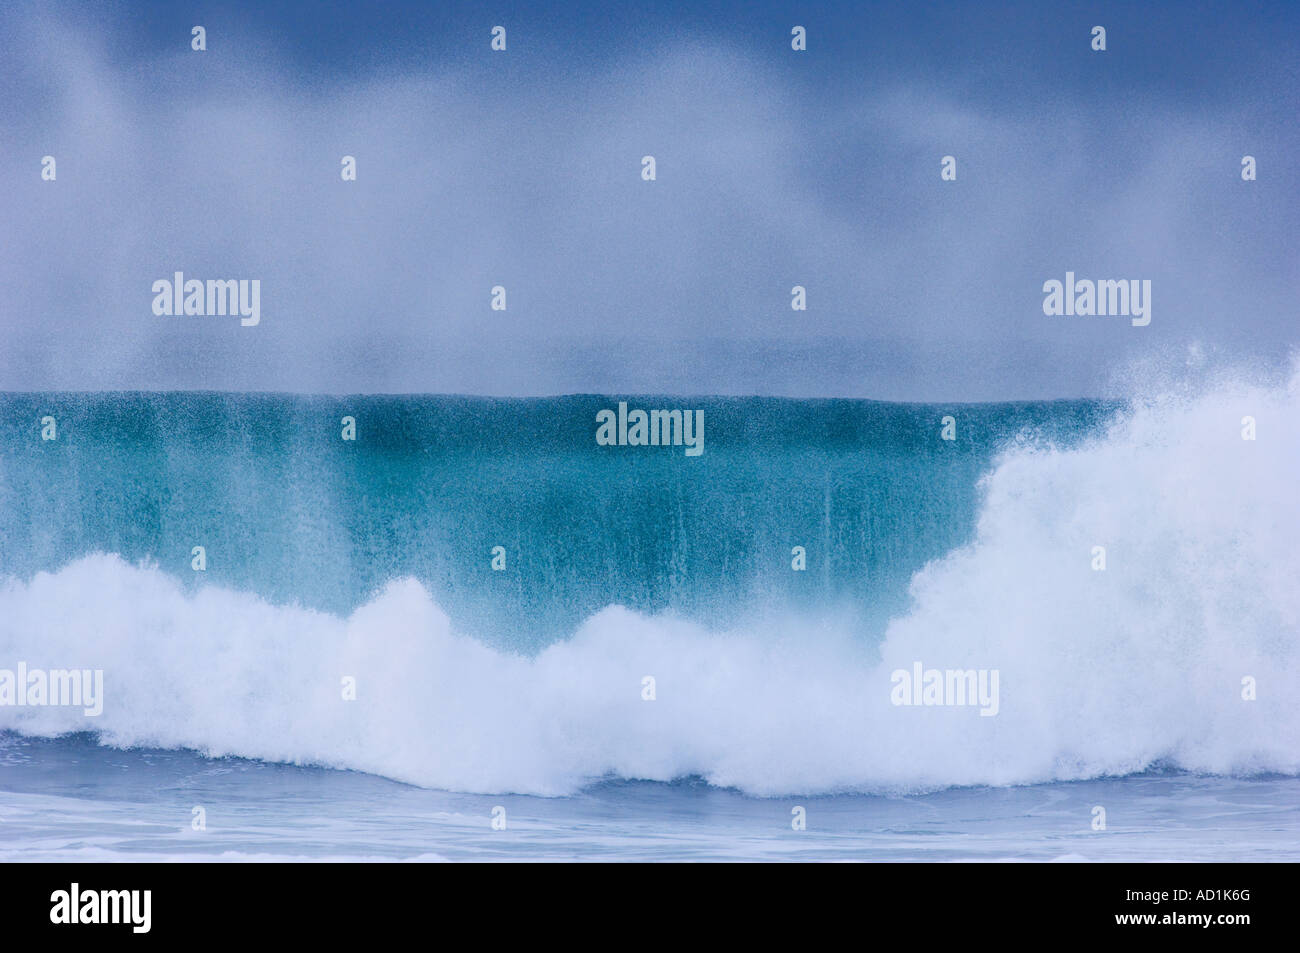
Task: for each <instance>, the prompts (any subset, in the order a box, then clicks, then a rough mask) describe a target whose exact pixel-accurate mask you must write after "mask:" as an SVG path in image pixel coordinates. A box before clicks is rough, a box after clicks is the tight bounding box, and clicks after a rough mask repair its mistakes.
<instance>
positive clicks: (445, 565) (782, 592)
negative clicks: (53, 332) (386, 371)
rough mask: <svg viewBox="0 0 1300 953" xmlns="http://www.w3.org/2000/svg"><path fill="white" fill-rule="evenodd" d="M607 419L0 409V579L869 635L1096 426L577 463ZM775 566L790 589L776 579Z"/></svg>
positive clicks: (1006, 425) (181, 399)
mask: <svg viewBox="0 0 1300 953" xmlns="http://www.w3.org/2000/svg"><path fill="white" fill-rule="evenodd" d="M620 399H628V398H626V397H622V398H620V397H618V396H608V397H606V396H572V397H560V398H547V399H535V400H503V399H489V398H470V397H435V396H392V397H385V396H364V397H303V396H288V395H272V394H218V393H153V394H146V393H116V394H113V393H110V394H75V393H65V394H39V395H34V394H3V395H0V575H15V576H19V577H28V576H30V575H31V574H32V573H35V572H37V571H53V570H56V569H58V568H59V567H61V566H62V565H64V564H66V563H67V562H69V561H70V560H73V559H75V558H78V557H80V556H83V555H85V554H87V553H93V552H105V553H117V554H120V555H121V556H122V557H123V558H124V559H126V560H128V561H130V562H141V561H146V562H151V563H155V564H156V565H157V566H158V567H159V568H160V569H162V570H163V571H165V572H168V573H169V574H174V575H176V576H177V577H179V578H181V579H182V580H183V581H184V584H185V585H187V586H189V587H191V588H193V587H197V586H198V585H199V584H200V583H202V584H207V585H217V586H222V587H228V588H232V589H237V590H247V591H251V592H255V593H257V594H259V595H260V596H262V597H263V598H265V599H268V600H271V601H273V602H276V603H297V604H300V605H302V606H305V607H310V608H316V609H321V610H324V611H328V612H332V613H336V614H346V613H348V612H350V611H352V610H353V609H355V608H356V607H357V606H359V605H361V604H363V603H364V602H365V601H366V600H367V599H369V598H370V597H372V596H373V595H374V593H375V592H376V591H377V590H378V589H379V588H380V587H381V586H383V585H384V584H385V583H386V582H388V581H389V580H391V579H394V578H398V577H405V576H411V577H414V578H416V579H418V580H420V581H421V582H422V583H423V584H424V585H425V586H426V587H427V588H428V589H429V590H430V591H431V592H432V593H433V595H434V596H435V598H436V599H437V601H438V602H439V604H440V605H441V606H442V607H443V608H444V609H445V610H446V611H447V612H448V613H449V614H450V616H451V618H452V620H453V621H454V622H456V623H457V624H458V625H459V626H461V627H462V628H463V629H464V630H466V631H472V632H474V633H475V634H476V635H478V636H479V637H480V638H482V639H484V640H485V641H488V642H490V643H493V644H496V645H499V646H502V647H508V648H511V649H514V650H517V651H525V652H530V651H535V650H537V649H539V648H541V647H542V646H544V645H546V644H549V643H550V642H552V641H554V640H555V639H557V638H560V637H563V636H565V635H567V634H568V633H570V632H571V631H572V630H573V628H574V627H575V626H576V625H577V624H579V623H580V622H581V621H582V620H583V619H585V618H587V617H589V616H590V615H591V614H592V613H593V612H595V611H597V610H599V609H601V608H602V607H604V606H606V605H610V604H620V605H623V606H627V607H629V608H633V609H636V610H639V611H645V612H656V613H658V612H665V611H669V612H674V613H678V614H681V615H684V616H686V617H689V618H692V619H697V620H699V621H701V622H704V623H706V624H716V623H718V622H721V621H727V620H731V619H734V618H735V617H736V616H737V614H738V613H739V614H740V615H742V616H743V615H748V614H751V613H758V612H763V611H767V610H770V609H771V608H773V607H774V606H781V607H788V608H794V609H800V608H808V607H817V608H819V609H832V608H834V609H836V610H838V611H843V612H846V613H849V614H850V615H852V616H854V617H856V618H858V619H859V620H860V622H861V625H862V627H863V628H864V629H869V630H878V629H879V628H880V627H881V626H883V624H884V622H885V620H886V619H888V618H889V617H890V616H891V615H893V614H895V613H897V612H898V611H900V610H901V609H902V608H903V606H904V605H905V603H906V587H907V583H908V580H909V579H910V578H911V576H912V575H913V573H915V572H916V571H917V570H918V569H920V568H921V567H922V566H923V565H924V564H925V563H926V562H928V561H929V560H932V559H936V558H939V557H941V556H943V555H944V554H945V553H947V552H948V551H950V550H951V549H953V548H954V547H955V546H958V545H961V544H962V543H964V542H966V541H967V540H968V539H969V538H970V536H971V533H972V530H973V526H974V518H975V513H976V509H977V505H978V500H979V489H978V481H979V478H980V476H981V475H982V474H983V473H985V472H987V471H988V470H989V469H990V467H991V465H992V462H993V459H994V456H995V454H996V453H997V452H998V450H999V449H1000V448H1002V447H1004V446H1006V445H1008V444H1009V443H1013V442H1015V441H1016V440H1017V439H1022V440H1023V439H1026V438H1030V439H1034V440H1041V441H1045V442H1050V443H1053V444H1056V445H1062V446H1068V445H1071V444H1073V443H1076V442H1078V441H1079V440H1080V439H1082V438H1083V437H1085V436H1087V435H1089V434H1092V433H1095V432H1096V431H1097V430H1098V428H1099V427H1100V425H1101V423H1102V422H1104V421H1105V420H1106V419H1107V418H1108V417H1109V416H1110V415H1111V413H1112V412H1113V410H1114V406H1113V405H1108V404H1105V403H1101V402H1094V401H1079V402H1069V401H1054V402H1039V403H1020V404H996V405H993V404H990V405H952V406H942V405H906V404H888V403H881V402H874V401H856V400H785V399H767V398H734V399H720V398H682V397H671V398H670V397H653V396H647V397H637V398H632V399H631V406H633V407H642V408H665V409H672V408H683V409H688V408H689V409H702V410H703V411H704V419H705V427H706V429H705V452H704V453H703V455H701V456H699V457H687V456H686V455H685V454H684V452H683V450H682V448H680V447H602V446H597V444H596V441H595V432H596V422H595V420H596V413H597V411H599V410H600V409H602V408H614V407H616V406H617V402H618V401H619V400H620ZM945 415H953V416H954V418H955V420H956V439H955V440H952V441H947V440H943V439H940V431H941V427H942V424H941V420H942V418H943V417H944V416H945ZM46 416H52V417H54V418H55V421H56V424H57V439H55V440H53V441H47V440H42V439H41V420H42V418H44V417H46ZM345 416H351V417H353V418H355V420H356V427H357V431H356V432H357V439H356V440H355V441H345V440H343V439H342V438H341V431H342V425H341V420H342V418H343V417H345ZM195 546H203V547H205V549H206V557H207V568H206V571H205V572H203V573H198V572H194V571H192V569H191V566H190V563H191V551H192V549H193V547H195ZM495 546H502V547H504V548H505V550H506V569H505V571H501V572H494V571H493V570H492V568H491V561H492V550H493V547H495ZM795 546H803V547H804V548H805V550H806V553H807V571H806V572H800V573H796V572H791V571H789V566H790V562H791V559H792V556H791V551H792V548H793V547H795ZM520 618H527V619H528V620H529V625H528V626H526V627H521V626H520V625H519V624H518V621H519V619H520Z"/></svg>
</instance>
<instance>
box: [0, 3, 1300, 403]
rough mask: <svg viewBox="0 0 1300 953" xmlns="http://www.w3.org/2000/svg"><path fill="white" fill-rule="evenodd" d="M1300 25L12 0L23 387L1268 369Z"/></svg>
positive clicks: (1299, 207)
mask: <svg viewBox="0 0 1300 953" xmlns="http://www.w3.org/2000/svg"><path fill="white" fill-rule="evenodd" d="M195 24H201V25H203V26H204V27H205V29H206V30H207V43H208V49H207V50H206V51H205V52H203V53H196V52H193V51H191V50H190V46H189V40H190V28H191V27H192V26H193V25H195ZM496 24H502V25H504V26H506V28H507V36H508V49H507V51H506V52H504V53H493V52H492V51H491V50H490V49H489V39H490V37H489V31H490V29H491V27H492V26H494V25H496ZM795 24H799V25H802V26H805V27H806V28H807V30H808V50H807V52H804V53H796V52H794V51H792V50H791V49H790V28H791V27H792V26H793V25H795ZM1096 24H1100V25H1103V26H1105V27H1106V30H1107V50H1106V52H1104V53H1095V52H1093V51H1092V50H1091V49H1090V47H1089V40H1090V30H1091V28H1092V26H1093V25H1096ZM1298 46H1300V4H1293V3H1276V4H1250V3H1246V4H1243V3H1216V4H1192V3H1171V4H1159V3H1131V4H1130V3H1124V4H1107V3H1090V4H1085V3H1062V4H1052V3H1043V2H1039V3H1016V4H996V5H994V4H976V3H931V4H922V3H872V4H867V3H838V4H836V3H816V4H799V3H779V4H777V3H753V2H750V3H689V4H688V3H656V4H654V5H653V6H652V7H649V5H641V6H639V7H638V6H631V5H621V4H609V3H564V4H536V3H534V4H486V5H485V4H468V3H436V4H435V3H376V4H343V3H337V4H336V3H301V4H289V3H281V4H276V3H256V4H214V3H196V4H185V3H174V2H173V3H157V4H149V3H144V4H59V3H52V4H51V3H41V4H35V3H26V2H19V3H17V4H7V5H5V7H4V8H3V12H0V57H2V59H0V62H2V63H3V66H0V171H2V172H3V175H4V180H5V182H6V183H7V187H6V190H5V193H4V197H3V198H0V213H3V214H2V215H0V227H2V229H3V231H2V233H0V242H3V246H0V247H2V248H3V257H0V289H2V290H3V291H4V294H3V299H2V303H0V309H2V310H0V388H4V389H17V390H27V389H123V388H126V389H154V388H162V389H171V388H205V389H208V388H215V389H234V390H243V389H256V390H291V391H333V392H347V391H434V392H470V393H495V394H545V393H565V392H574V391H606V392H638V391H639V392H646V391H660V392H676V393H772V394H790V395H794V396H861V397H880V398H885V399H915V400H985V399H1011V398H1035V397H1056V396H1082V395H1089V394H1105V393H1113V392H1114V390H1115V388H1116V387H1118V386H1121V384H1120V383H1119V382H1120V381H1127V380H1131V369H1132V367H1133V366H1134V365H1135V363H1138V362H1142V364H1143V366H1150V362H1152V361H1156V362H1163V363H1164V364H1166V365H1171V366H1174V365H1181V364H1183V363H1186V357H1187V355H1188V354H1189V353H1196V354H1202V355H1208V356H1209V359H1210V360H1211V361H1216V362H1248V363H1251V364H1257V365H1260V366H1263V367H1270V366H1275V365H1277V364H1279V363H1280V362H1282V361H1284V360H1285V359H1286V356H1287V354H1288V352H1290V351H1291V350H1292V349H1293V348H1294V347H1295V346H1296V344H1297V333H1296V328H1297V308H1296V301H1297V295H1298V294H1300V260H1298V259H1297V255H1296V248H1297V242H1296V229H1297V224H1298V223H1300V189H1297V187H1296V183H1297V181H1298V179H1297V173H1300V168H1298V165H1300V164H1298V163H1297V155H1298V154H1300V131H1298V129H1297V123H1296V117H1297V113H1298V110H1297V106H1300V76H1298V72H1300V65H1298V64H1300V55H1298V54H1300V49H1297V47H1298ZM47 154H50V155H54V156H55V157H56V160H57V163H58V165H57V170H58V175H57V179H56V180H55V181H54V182H45V181H42V180H41V178H40V162H41V157H42V156H44V155H47ZM345 154H346V155H354V156H356V158H357V164H358V178H357V181H355V182H347V183H345V182H343V181H341V180H340V177H339V161H340V157H341V156H343V155H345ZM646 154H652V155H654V156H655V157H656V161H657V165H658V178H657V180H656V181H654V182H644V181H642V180H641V178H640V175H639V172H640V158H641V156H643V155H646ZM1246 154H1250V155H1254V156H1255V157H1256V158H1257V161H1258V164H1259V178H1258V180H1257V181H1254V182H1249V183H1247V182H1243V181H1242V180H1241V177H1240V160H1241V157H1242V156H1243V155H1246ZM944 155H954V156H956V158H957V162H958V177H957V181H955V182H942V181H941V180H940V176H939V168H940V166H939V163H940V158H941V157H942V156H944ZM176 270H182V271H184V272H185V273H186V274H187V276H190V277H199V278H228V277H235V278H256V279H259V280H260V281H261V283H262V313H263V320H262V323H261V324H260V325H258V326H257V327H256V328H241V327H240V326H239V324H238V322H237V321H236V322H228V321H223V320H221V319H216V318H202V317H189V318H175V317H173V318H159V317H157V316H155V315H153V313H152V311H151V309H150V302H151V300H152V295H151V293H150V288H151V284H152V282H153V281H154V280H155V279H158V278H162V277H170V276H171V274H172V273H173V272H174V271H176ZM1067 270H1072V271H1074V272H1076V273H1078V274H1079V276H1080V277H1092V278H1117V279H1118V278H1130V279H1131V278H1138V279H1150V280H1151V281H1152V284H1153V302H1152V322H1151V324H1150V325H1149V326H1147V327H1145V328H1134V327H1131V326H1129V325H1128V322H1127V321H1125V320H1123V319H1122V318H1114V317H1109V318H1099V317H1091V318H1082V317H1075V318H1049V317H1047V316H1045V315H1044V314H1043V313H1042V309H1041V303H1042V299H1043V294H1042V291H1041V287H1042V283H1043V282H1044V281H1046V280H1048V279H1053V278H1055V279H1058V280H1059V279H1062V278H1064V275H1065V272H1066V271H1067ZM795 284H800V285H803V286H805V287H806V288H807V289H808V310H807V311H806V312H792V311H791V309H790V306H789V301H790V288H791V287H792V286H793V285H795ZM494 285H504V286H505V287H506V288H507V292H508V307H507V310H506V311H505V312H493V311H492V310H490V308H489V298H490V294H489V292H490V289H491V287H492V286H494Z"/></svg>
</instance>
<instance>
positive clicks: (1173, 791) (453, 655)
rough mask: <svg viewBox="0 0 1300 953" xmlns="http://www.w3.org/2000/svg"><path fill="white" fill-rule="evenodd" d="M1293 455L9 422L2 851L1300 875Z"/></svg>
mask: <svg viewBox="0 0 1300 953" xmlns="http://www.w3.org/2000/svg"><path fill="white" fill-rule="evenodd" d="M619 401H626V402H627V403H628V405H629V407H631V408H643V409H647V410H649V409H682V410H687V409H690V410H702V411H703V414H704V421H705V430H704V448H705V449H704V453H703V454H702V455H700V456H698V457H691V456H687V455H686V454H685V452H684V448H683V447H681V446H669V447H627V446H613V447H611V446H598V445H597V443H596V440H595V433H596V415H597V413H598V412H599V411H600V410H603V409H615V408H617V406H618V402H619ZM345 417H350V418H353V419H354V421H355V428H356V439H355V440H344V439H342V431H343V426H344V425H343V418H345ZM947 417H950V418H951V427H950V428H949V433H950V435H951V436H953V437H954V438H955V439H951V440H948V439H943V435H944V430H945V419H944V418H947ZM1247 417H1249V418H1250V419H1251V421H1252V427H1253V432H1254V439H1243V430H1244V428H1245V426H1246V425H1245V421H1244V418H1247ZM48 418H53V422H54V426H55V431H54V433H55V439H52V440H51V439H43V437H42V434H43V431H44V432H45V433H46V434H47V435H48V434H49V433H50V430H49V423H50V422H49V420H48ZM1297 421H1300V378H1295V377H1293V378H1292V379H1291V380H1289V381H1284V382H1281V383H1275V384H1273V385H1262V384H1251V383H1241V382H1234V381H1222V382H1220V383H1218V384H1216V385H1213V386H1205V387H1201V388H1198V389H1197V390H1196V391H1195V392H1192V391H1190V390H1182V391H1179V390H1174V391H1171V392H1170V393H1167V394H1165V395H1163V396H1160V397H1153V398H1149V399H1145V400H1141V401H1126V402H1099V401H1053V402H1034V403H1016V404H980V405H969V404H967V405H962V404H954V405H920V404H889V403H881V402H872V401H858V400H787V399H776V398H715V397H679V396H656V395H643V396H628V395H611V396H599V395H583V396H570V397H560V398H547V399H530V400H514V399H512V400H504V399H489V398H472V397H454V396H449V397H439V396H360V397H307V396H292V395H275V394H229V393H220V394H218V393H108V394H98V393H97V394H77V393H61V394H0V670H4V669H10V670H16V669H17V667H18V665H19V664H20V663H23V664H25V666H26V667H27V668H28V669H29V670H30V669H46V670H49V669H83V670H102V672H103V685H104V691H103V711H102V714H99V715H98V716H87V715H85V714H84V713H83V709H82V708H81V707H77V706H71V705H67V706H53V705H43V706H37V705H16V704H8V705H6V704H4V703H3V700H2V699H0V858H3V859H5V860H23V859H62V858H68V859H72V858H84V859H124V860H129V859H144V858H159V857H162V858H177V859H214V858H226V859H255V858H263V859H265V858H270V857H306V858H342V857H350V858H374V859H438V858H445V859H452V860H463V859H521V860H528V859H637V860H644V859H673V860H688V859H718V860H723V859H789V860H798V859H849V860H852V859H861V860H899V859H902V860H924V859H934V860H963V859H969V860H974V859H999V860H1000V859H1026V860H1055V859H1067V860H1069V859H1088V860H1120V859H1122V860H1144V859H1149V860H1178V859H1187V860H1193V859H1196V860H1215V859H1220V860H1296V859H1300V715H1297V707H1296V704H1295V702H1296V698H1297V690H1298V689H1300V586H1298V585H1297V584H1296V580H1297V578H1300V555H1298V554H1297V548H1296V539H1297V537H1298V536H1300V500H1298V497H1297V494H1296V490H1295V488H1296V485H1297V481H1298V480H1300V439H1298V438H1300V433H1298V430H1300V425H1298V424H1297ZM195 547H203V563H202V565H203V568H202V571H197V570H196V568H195V566H196V556H195ZM498 547H499V548H498ZM1098 547H1102V548H1104V569H1103V568H1099V566H1098V558H1099V557H1098V549H1097V548H1098ZM796 548H799V549H798V550H796ZM494 562H495V563H496V565H497V566H503V568H497V569H494V568H493V566H494ZM800 564H802V566H803V567H804V568H800V569H796V568H794V567H795V566H796V565H800ZM917 665H920V666H922V667H923V668H924V669H939V670H961V671H967V670H978V671H981V672H989V671H992V672H996V673H997V686H998V689H997V692H998V696H997V701H996V706H995V708H996V711H995V712H988V713H987V714H982V713H981V708H980V707H979V706H975V705H971V704H947V705H912V704H897V702H898V701H899V698H898V696H897V693H896V692H895V691H894V673H896V672H899V671H903V672H911V671H913V669H914V666H917ZM353 695H354V697H352V696H353ZM918 698H919V696H918ZM987 708H988V706H985V709H986V710H987ZM196 807H198V808H202V812H201V813H202V816H203V818H204V829H203V830H195V829H194V826H193V825H194V823H195V822H194V820H193V818H194V817H195V816H197V815H195V813H194V808H196ZM496 808H500V809H501V812H502V813H501V817H502V818H503V819H504V821H505V826H504V829H494V828H493V826H492V821H493V820H494V809H496ZM1098 808H1101V809H1102V813H1101V815H1100V816H1101V817H1102V818H1103V819H1104V823H1105V826H1104V828H1098V827H1096V825H1097V823H1098V817H1099V814H1098V812H1097V809H1098ZM800 809H802V814H800V813H799V811H800ZM800 820H802V821H803V823H804V827H803V829H796V828H797V827H798V826H799V821H800ZM792 821H793V823H792ZM498 823H500V819H498Z"/></svg>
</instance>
